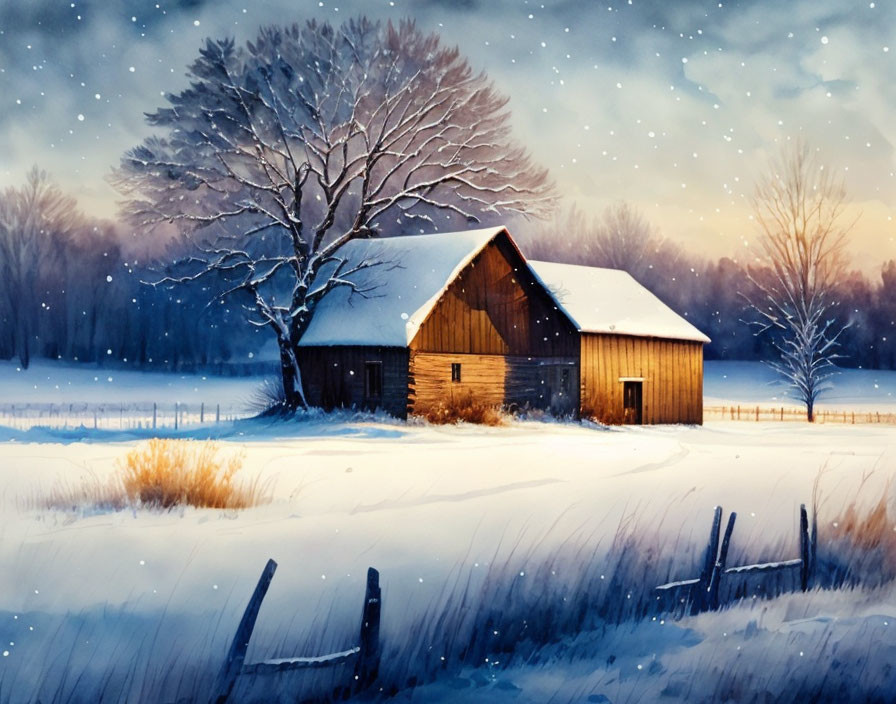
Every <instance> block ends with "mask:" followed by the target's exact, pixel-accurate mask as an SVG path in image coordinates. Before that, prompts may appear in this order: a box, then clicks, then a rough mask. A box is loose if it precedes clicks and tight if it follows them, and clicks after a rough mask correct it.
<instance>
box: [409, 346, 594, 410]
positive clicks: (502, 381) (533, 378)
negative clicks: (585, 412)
mask: <svg viewBox="0 0 896 704" xmlns="http://www.w3.org/2000/svg"><path fill="white" fill-rule="evenodd" d="M452 364H460V365H461V366H460V372H461V380H460V381H459V382H457V381H452V378H451V365H452ZM564 371H565V372H566V374H565V376H566V379H565V384H564V378H563V377H564ZM408 379H409V384H408V385H409V389H408V413H418V414H425V413H426V412H427V411H429V410H430V409H432V408H433V407H437V406H438V405H439V404H440V403H445V404H451V403H457V402H459V403H465V402H469V401H473V402H477V403H484V404H486V405H489V406H503V407H505V408H511V409H525V408H536V409H541V410H550V411H551V412H553V413H555V414H558V415H566V414H575V413H576V411H577V408H578V386H579V367H578V361H577V360H576V359H575V358H574V357H568V358H548V359H545V358H538V357H518V356H510V355H481V354H445V353H426V352H411V356H410V362H409V377H408ZM564 387H565V388H564Z"/></svg>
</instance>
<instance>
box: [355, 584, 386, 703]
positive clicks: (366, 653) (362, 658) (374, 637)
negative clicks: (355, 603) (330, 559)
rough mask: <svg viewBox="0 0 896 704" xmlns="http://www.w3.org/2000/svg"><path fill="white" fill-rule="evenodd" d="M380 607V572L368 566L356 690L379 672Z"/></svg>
mask: <svg viewBox="0 0 896 704" xmlns="http://www.w3.org/2000/svg"><path fill="white" fill-rule="evenodd" d="M381 609H382V598H381V591H380V573H379V572H378V571H377V570H375V569H374V568H373V567H370V568H368V569H367V590H366V592H365V594H364V610H363V612H362V613H361V642H360V648H361V651H360V652H359V653H358V663H357V665H356V666H355V689H356V690H358V691H359V690H362V689H366V688H367V687H369V686H370V684H371V683H372V682H373V681H374V680H375V679H376V677H377V675H378V674H379V668H380V611H381Z"/></svg>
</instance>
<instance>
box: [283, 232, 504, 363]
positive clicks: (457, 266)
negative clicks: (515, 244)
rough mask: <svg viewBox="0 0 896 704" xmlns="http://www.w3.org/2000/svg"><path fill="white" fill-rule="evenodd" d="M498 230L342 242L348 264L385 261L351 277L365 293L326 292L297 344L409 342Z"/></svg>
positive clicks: (391, 344)
mask: <svg viewBox="0 0 896 704" xmlns="http://www.w3.org/2000/svg"><path fill="white" fill-rule="evenodd" d="M502 232H505V229H504V228H503V227H490V228H486V229H482V230H468V231H465V232H450V233H441V234H436V235H412V236H408V237H388V238H383V239H379V238H377V239H358V240H352V241H350V242H348V243H346V244H345V245H343V246H342V247H341V248H340V250H339V255H340V256H341V257H344V258H345V259H346V260H347V261H348V262H349V263H350V264H352V265H356V264H357V263H358V262H361V261H364V260H367V261H380V262H383V263H382V264H377V265H376V266H372V267H370V268H367V269H363V270H361V271H360V272H357V273H356V274H354V275H353V276H351V277H349V278H350V279H351V280H352V281H353V282H354V283H355V284H357V285H358V286H359V287H361V288H364V289H369V292H368V293H367V294H366V296H367V297H364V296H362V295H359V294H357V293H355V294H352V292H351V290H350V289H349V288H348V287H346V286H341V287H337V288H334V289H333V290H331V291H330V292H329V293H327V294H326V295H325V296H324V297H323V298H322V299H321V300H320V302H319V303H318V304H317V308H316V309H315V311H314V316H313V317H312V319H311V323H310V324H309V326H308V329H307V330H306V331H305V334H304V335H303V336H302V340H301V342H299V346H300V347H311V346H332V345H381V346H384V347H407V346H408V345H409V344H410V343H411V341H412V340H413V339H414V336H415V335H416V334H417V330H418V329H419V328H420V325H421V323H423V321H424V320H426V318H427V316H428V315H429V313H430V311H431V310H432V309H433V307H434V306H435V304H436V303H437V302H438V300H439V298H440V297H441V296H442V294H443V293H445V291H446V289H447V288H448V286H449V285H450V284H451V282H452V281H454V279H455V278H456V277H457V275H458V274H460V272H461V270H463V269H464V267H466V266H467V264H469V263H470V262H471V261H472V260H473V258H474V257H475V256H476V255H477V254H479V252H481V251H482V249H483V248H484V247H485V246H486V245H487V244H488V243H489V242H491V241H492V240H493V239H494V238H495V237H497V236H498V235H499V234H500V233H502ZM321 273H322V274H324V275H326V272H321Z"/></svg>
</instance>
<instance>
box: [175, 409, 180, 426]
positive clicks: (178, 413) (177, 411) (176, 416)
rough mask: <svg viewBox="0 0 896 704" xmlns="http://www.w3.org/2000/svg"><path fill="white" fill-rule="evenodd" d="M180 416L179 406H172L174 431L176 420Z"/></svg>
mask: <svg viewBox="0 0 896 704" xmlns="http://www.w3.org/2000/svg"><path fill="white" fill-rule="evenodd" d="M178 416H180V404H179V403H175V404H174V429H175V430H177V419H178Z"/></svg>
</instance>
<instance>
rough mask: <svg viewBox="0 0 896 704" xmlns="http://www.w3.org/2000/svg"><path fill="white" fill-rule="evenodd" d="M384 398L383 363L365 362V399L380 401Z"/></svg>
mask: <svg viewBox="0 0 896 704" xmlns="http://www.w3.org/2000/svg"><path fill="white" fill-rule="evenodd" d="M382 398H383V363H382V362H364V400H365V401H369V402H378V401H380V400H382Z"/></svg>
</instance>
